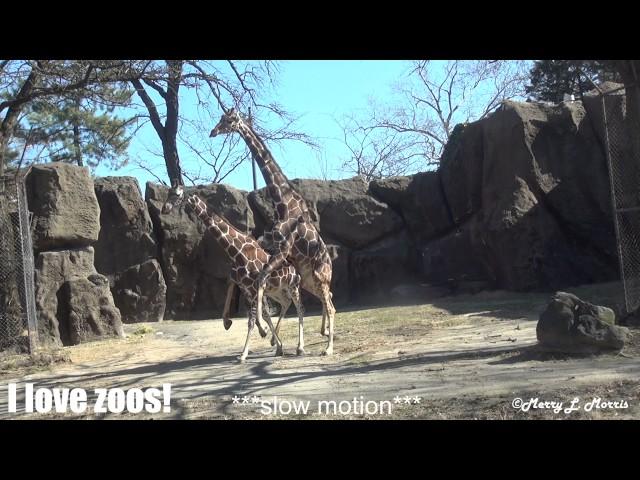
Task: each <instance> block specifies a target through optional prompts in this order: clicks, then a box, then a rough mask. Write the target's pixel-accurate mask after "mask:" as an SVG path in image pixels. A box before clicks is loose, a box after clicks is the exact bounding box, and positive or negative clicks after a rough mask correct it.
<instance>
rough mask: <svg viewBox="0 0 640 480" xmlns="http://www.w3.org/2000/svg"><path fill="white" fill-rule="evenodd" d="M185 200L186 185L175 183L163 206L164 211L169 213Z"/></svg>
mask: <svg viewBox="0 0 640 480" xmlns="http://www.w3.org/2000/svg"><path fill="white" fill-rule="evenodd" d="M183 201H184V187H183V186H182V185H175V186H172V187H171V188H170V189H169V195H168V196H167V201H166V202H164V205H163V206H162V213H163V214H165V215H166V214H167V213H169V212H170V211H171V210H173V209H174V208H175V207H177V206H179V205H180V204H182V202H183Z"/></svg>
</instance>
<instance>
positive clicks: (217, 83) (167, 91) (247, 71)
mask: <svg viewBox="0 0 640 480" xmlns="http://www.w3.org/2000/svg"><path fill="white" fill-rule="evenodd" d="M276 73H277V65H275V64H274V63H273V62H270V61H266V62H237V61H232V60H227V61H206V60H167V61H164V62H160V61H158V62H152V64H151V65H150V68H148V69H147V70H146V72H145V73H144V74H143V75H142V76H141V77H140V78H138V79H133V80H132V81H131V83H132V85H133V86H134V88H135V89H136V92H137V94H138V96H139V98H140V99H141V100H142V104H143V105H142V106H143V108H144V109H145V110H146V112H147V114H148V118H149V121H150V122H151V125H152V126H153V128H154V129H155V131H156V133H157V135H158V137H159V139H160V143H161V146H162V158H163V159H164V162H165V166H166V169H167V173H168V177H169V181H170V184H171V191H170V195H169V197H170V198H169V201H168V202H167V203H166V204H165V206H164V208H163V210H164V211H165V213H166V212H169V211H170V210H171V208H172V207H173V205H174V204H177V203H178V202H179V201H180V200H181V195H182V192H183V187H184V179H186V180H187V181H191V182H192V183H196V182H202V181H209V182H211V181H213V182H220V181H222V180H223V179H225V178H226V177H227V176H228V175H229V174H230V173H231V172H233V171H234V170H235V169H236V168H238V166H239V165H240V164H242V163H243V162H244V161H245V160H247V159H248V158H249V154H248V152H247V151H246V149H245V148H243V147H244V146H243V145H239V143H238V140H237V139H235V140H232V139H230V140H225V142H224V143H223V144H222V145H220V144H218V143H216V144H213V143H211V142H210V141H209V135H208V132H209V131H210V128H211V125H212V124H213V123H215V122H217V120H218V118H219V116H220V114H221V113H222V112H223V111H225V110H226V109H228V108H230V107H236V108H239V109H241V110H243V111H249V110H250V109H251V110H252V113H253V114H254V116H255V117H256V119H255V120H256V121H254V125H256V127H257V128H258V129H260V127H259V126H258V124H260V123H262V122H261V120H263V119H264V120H268V119H273V118H274V117H275V119H276V120H277V121H278V123H279V124H280V126H279V127H277V128H275V129H273V130H271V131H264V130H261V133H262V134H263V138H265V140H271V141H275V142H278V141H282V140H297V141H302V142H305V143H307V144H311V145H313V144H314V142H313V140H312V139H311V137H309V136H308V135H306V134H304V133H301V132H297V131H295V130H294V129H293V128H292V126H293V124H294V122H295V120H296V118H294V117H292V116H291V115H290V114H289V113H288V112H286V111H285V110H284V109H283V108H282V107H281V106H280V105H278V104H277V103H266V102H264V101H262V99H261V98H262V96H263V95H262V94H263V93H264V91H265V90H267V89H268V88H269V87H271V86H273V85H274V83H275V74H276ZM184 98H189V99H190V101H194V102H195V104H196V107H197V108H196V118H188V117H187V115H185V114H184V113H181V111H180V108H179V102H180V100H181V99H184ZM161 112H164V115H161ZM179 145H182V146H183V148H184V151H185V152H187V153H188V154H189V155H191V156H192V157H194V158H195V160H196V162H194V163H195V165H196V166H195V168H194V169H192V171H185V170H184V169H183V167H182V165H181V161H180V155H179V151H178V150H179V148H178V147H179ZM138 165H139V167H140V168H143V169H145V170H147V171H152V170H153V169H152V168H151V167H150V166H149V165H145V164H144V163H143V162H138ZM154 175H155V174H154ZM156 178H158V177H157V175H156Z"/></svg>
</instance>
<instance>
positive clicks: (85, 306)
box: [58, 274, 124, 345]
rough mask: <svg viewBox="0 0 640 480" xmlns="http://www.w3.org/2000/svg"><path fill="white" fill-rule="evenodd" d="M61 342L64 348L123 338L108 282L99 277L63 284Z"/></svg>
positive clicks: (94, 276) (120, 322)
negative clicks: (103, 339)
mask: <svg viewBox="0 0 640 480" xmlns="http://www.w3.org/2000/svg"><path fill="white" fill-rule="evenodd" d="M59 302H60V303H59V304H58V309H59V312H62V313H63V315H62V319H61V321H60V338H61V340H62V343H63V344H64V345H76V344H78V343H84V342H89V341H92V340H97V339H99V338H102V337H124V331H123V329H122V321H121V318H120V311H119V310H118V309H117V308H116V307H115V306H114V302H113V297H112V296H111V290H110V289H109V281H108V280H107V278H106V277H104V276H103V275H99V274H92V275H89V276H88V277H87V278H83V277H81V278H75V279H72V280H68V281H66V282H65V283H64V284H63V287H62V289H61V291H60V295H59Z"/></svg>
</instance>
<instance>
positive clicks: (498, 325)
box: [0, 284, 640, 420]
mask: <svg viewBox="0 0 640 480" xmlns="http://www.w3.org/2000/svg"><path fill="white" fill-rule="evenodd" d="M567 290H568V291H570V292H573V293H576V294H577V295H579V296H580V297H581V298H584V299H585V300H589V301H592V302H594V303H599V304H603V305H613V304H615V303H617V302H619V300H620V299H619V295H620V287H619V285H618V284H605V285H595V286H594V285H592V286H588V287H581V288H574V289H567ZM548 299H549V294H516V293H507V292H486V293H480V294H476V295H459V296H452V297H446V298H441V299H437V300H434V301H432V302H431V303H425V304H420V305H405V306H394V307H380V308H372V307H367V308H362V309H349V310H342V311H341V310H339V311H338V313H337V315H336V336H335V355H334V356H332V357H323V356H320V353H321V351H322V350H323V347H324V345H325V343H326V341H325V340H324V338H323V337H321V335H320V333H319V330H320V321H321V319H320V317H319V316H311V315H310V316H308V317H306V318H305V343H306V355H305V356H302V357H298V356H296V354H295V351H296V344H297V328H298V326H297V319H296V318H294V317H291V316H290V317H288V318H287V319H285V321H284V325H283V327H282V330H281V336H282V338H283V341H284V347H285V349H284V356H283V357H275V356H274V351H275V349H274V347H271V345H270V343H269V340H268V338H267V339H262V338H260V336H259V335H258V333H257V331H256V332H255V333H254V334H253V337H252V344H251V350H250V354H249V358H248V360H247V362H246V363H245V364H240V363H239V362H238V361H237V357H238V355H239V353H240V351H241V349H242V345H243V342H244V338H245V335H246V320H244V319H241V318H237V319H235V321H234V325H233V326H232V327H231V329H230V330H229V331H225V330H224V328H223V326H222V321H221V320H219V319H215V320H208V321H165V322H161V323H154V324H135V325H126V326H125V331H126V333H127V338H125V339H111V340H105V341H100V342H94V343H90V344H84V345H79V346H75V347H65V348H64V349H62V350H61V351H58V352H56V353H55V355H56V358H57V360H58V361H56V362H48V361H42V362H40V363H41V364H40V365H38V364H36V365H29V364H21V363H20V362H17V361H14V362H11V361H7V360H5V361H4V362H0V419H43V418H46V419H57V418H83V419H91V418H107V419H151V418H153V419H296V418H306V419H326V418H332V419H361V418H369V419H380V420H383V419H632V418H633V419H637V418H640V381H639V380H640V332H639V329H638V328H637V327H631V333H632V336H631V341H630V342H629V345H628V346H627V347H625V349H624V350H623V351H622V352H620V353H618V354H604V355H598V356H568V355H560V354H551V353H546V352H542V351H540V350H539V349H538V347H537V346H536V332H535V328H536V323H537V320H538V316H539V314H540V313H541V312H542V310H543V309H544V307H545V305H546V303H547V301H548ZM292 311H293V309H292ZM47 358H51V356H50V355H49V357H47ZM43 364H44V365H43ZM10 383H17V384H18V390H17V391H18V395H17V406H18V408H17V412H16V413H9V412H8V384H10ZM25 383H33V384H34V385H35V387H36V388H39V387H48V388H56V387H57V388H64V387H67V388H83V389H85V390H86V391H87V392H88V393H90V401H89V405H92V402H93V400H95V396H93V394H92V392H94V389H96V388H108V389H109V388H120V389H123V390H127V389H132V388H134V387H135V388H140V389H146V388H151V387H154V388H162V384H166V383H169V384H171V401H170V412H160V413H147V412H145V411H143V412H141V413H131V412H127V411H126V410H125V412H123V413H94V412H93V410H92V409H91V408H89V410H88V411H87V412H85V413H80V414H73V413H55V412H52V413H47V414H40V413H26V412H25V409H24V394H23V393H24V389H23V385H24V384H25ZM234 397H236V398H235V402H234ZM518 399H521V400H522V402H520V403H523V404H524V406H525V407H526V406H527V405H530V406H531V408H530V409H528V410H527V411H523V408H515V407H514V406H513V404H514V402H515V403H516V404H518ZM535 399H537V401H534V400H535ZM574 399H575V400H574ZM323 402H324V403H323ZM331 402H333V403H331ZM544 402H555V403H554V404H551V403H548V404H546V405H545V404H544ZM560 402H562V405H559V403H560ZM572 402H573V406H574V407H575V408H574V409H573V410H571V411H568V407H570V406H571V405H572ZM607 402H618V403H617V404H614V403H607ZM305 405H306V407H307V410H306V413H304V412H305V411H304V408H305ZM536 407H538V408H536ZM541 407H547V408H541ZM554 407H555V411H554V409H553V408H554ZM296 409H297V413H296Z"/></svg>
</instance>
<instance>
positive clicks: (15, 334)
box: [0, 176, 37, 354]
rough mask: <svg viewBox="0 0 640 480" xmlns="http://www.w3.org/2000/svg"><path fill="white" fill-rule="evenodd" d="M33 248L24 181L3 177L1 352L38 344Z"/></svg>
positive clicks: (0, 213) (31, 348)
mask: <svg viewBox="0 0 640 480" xmlns="http://www.w3.org/2000/svg"><path fill="white" fill-rule="evenodd" d="M33 271H34V266H33V248H32V245H31V228H30V217H29V210H28V208H27V198H26V191H25V186H24V182H23V181H22V180H21V178H16V177H13V176H6V177H0V352H1V353H2V354H7V353H9V354H11V353H31V352H33V351H34V349H35V346H36V344H37V333H36V332H37V329H36V307H35V296H34V285H33Z"/></svg>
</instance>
